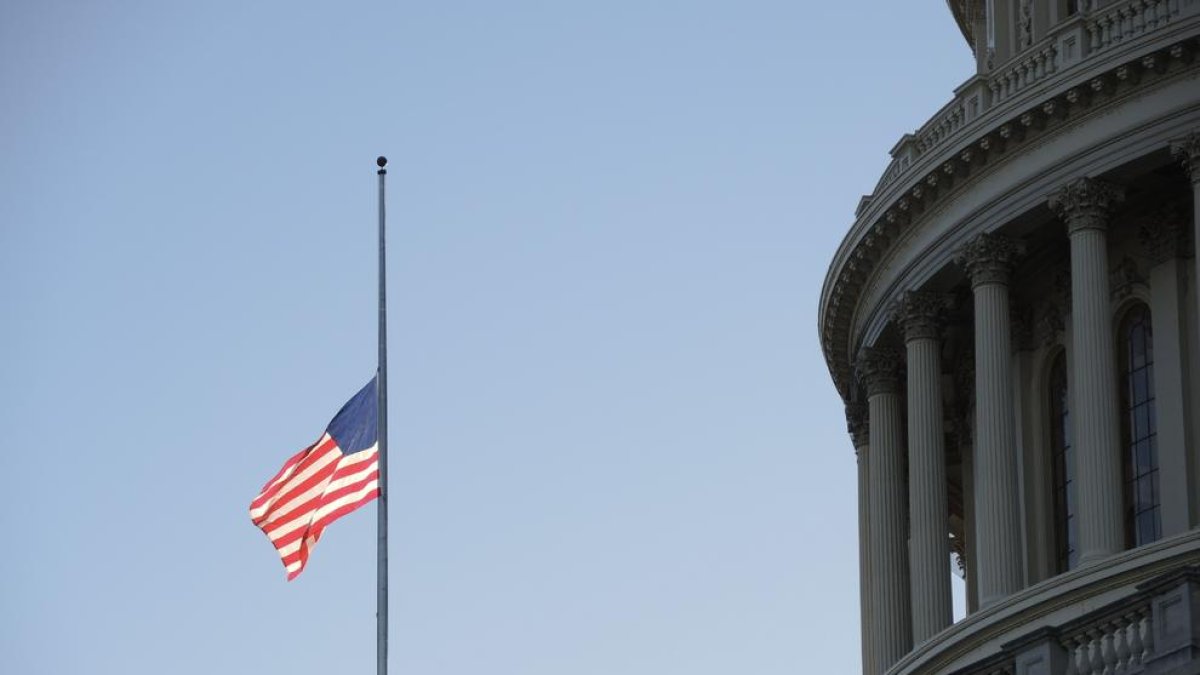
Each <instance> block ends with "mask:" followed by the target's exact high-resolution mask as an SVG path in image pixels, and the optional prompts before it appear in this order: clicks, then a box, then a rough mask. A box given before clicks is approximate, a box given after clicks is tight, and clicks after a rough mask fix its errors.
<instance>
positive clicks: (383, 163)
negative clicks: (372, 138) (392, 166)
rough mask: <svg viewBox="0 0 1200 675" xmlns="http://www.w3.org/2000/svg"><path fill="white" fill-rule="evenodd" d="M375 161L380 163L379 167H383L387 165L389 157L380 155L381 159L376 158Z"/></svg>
mask: <svg viewBox="0 0 1200 675" xmlns="http://www.w3.org/2000/svg"><path fill="white" fill-rule="evenodd" d="M375 163H376V164H378V165H379V168H381V169H382V168H383V167H385V166H387V157H384V156H383V155H380V156H379V159H377V160H375Z"/></svg>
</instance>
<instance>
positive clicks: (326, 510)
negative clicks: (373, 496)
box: [313, 479, 379, 522]
mask: <svg viewBox="0 0 1200 675" xmlns="http://www.w3.org/2000/svg"><path fill="white" fill-rule="evenodd" d="M377 489H379V480H378V479H376V480H373V481H371V482H369V483H367V484H366V485H364V486H363V488H362V489H361V490H359V491H357V492H351V493H350V494H348V495H343V496H341V497H339V498H337V499H335V500H333V501H332V502H329V503H328V504H326V505H324V506H322V507H321V508H319V509H317V513H316V515H315V516H314V517H313V522H318V521H320V520H321V518H323V517H325V516H326V515H328V514H330V513H332V512H334V511H336V510H338V509H339V508H341V507H343V506H345V505H346V504H353V503H354V502H357V501H359V500H361V499H362V498H363V497H365V496H367V495H368V494H370V493H371V492H373V491H375V490H377Z"/></svg>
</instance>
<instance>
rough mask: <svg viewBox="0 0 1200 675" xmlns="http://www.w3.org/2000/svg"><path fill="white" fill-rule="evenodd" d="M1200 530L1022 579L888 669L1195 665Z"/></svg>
mask: <svg viewBox="0 0 1200 675" xmlns="http://www.w3.org/2000/svg"><path fill="white" fill-rule="evenodd" d="M1198 658H1200V531H1195V530H1193V531H1190V532H1187V533H1185V534H1182V535H1179V536H1176V537H1172V538H1169V539H1164V540H1162V541H1159V542H1156V543H1154V544H1151V545H1148V546H1144V547H1141V548H1137V549H1134V550H1131V551H1126V552H1125V553H1123V554H1121V555H1117V556H1114V557H1112V558H1110V559H1108V560H1105V561H1103V562H1101V563H1098V564H1095V565H1092V566H1090V567H1085V568H1083V569H1077V570H1073V571H1071V572H1068V573H1066V574H1061V575H1059V576H1056V577H1053V578H1051V579H1047V580H1046V581H1043V582H1041V583H1039V584H1036V585H1034V586H1031V587H1029V588H1027V589H1025V590H1024V591H1022V592H1020V593H1017V594H1016V595H1013V596H1012V597H1010V598H1008V599H1006V600H1004V601H1002V602H1000V603H997V604H996V605H993V606H991V607H988V608H987V609H984V610H981V611H979V612H976V613H974V614H971V615H970V616H968V617H966V618H965V619H963V620H962V621H959V622H958V623H956V624H954V625H953V626H951V627H950V628H947V629H946V630H944V631H942V632H941V633H939V634H937V635H935V636H934V637H933V638H931V639H930V640H928V641H926V642H924V643H922V644H919V645H917V646H916V648H915V649H913V651H912V652H910V653H909V654H908V655H907V656H906V657H904V658H903V659H901V661H900V662H899V663H897V664H896V665H895V666H893V667H892V668H891V669H890V670H889V671H888V675H933V674H934V673H953V674H954V675H1117V674H1128V675H1134V674H1135V673H1146V674H1147V675H1151V674H1158V673H1197V672H1200V662H1197V661H1196V659H1198Z"/></svg>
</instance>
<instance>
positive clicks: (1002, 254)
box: [959, 234, 1024, 607]
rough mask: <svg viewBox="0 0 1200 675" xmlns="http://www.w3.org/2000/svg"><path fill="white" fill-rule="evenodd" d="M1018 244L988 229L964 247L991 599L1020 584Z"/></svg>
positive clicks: (982, 595) (980, 527)
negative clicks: (1014, 325) (1014, 277)
mask: <svg viewBox="0 0 1200 675" xmlns="http://www.w3.org/2000/svg"><path fill="white" fill-rule="evenodd" d="M1020 253H1021V248H1020V246H1019V244H1018V243H1017V242H1015V241H1013V240H1011V239H1008V238H1006V237H1002V236H999V235H995V234H981V235H979V236H977V237H975V238H974V239H972V240H971V241H969V242H967V244H966V246H964V247H963V250H962V252H961V254H960V258H959V260H960V263H961V264H962V265H963V266H964V267H965V268H966V270H967V273H968V274H969V275H970V277H971V288H972V290H973V292H974V296H975V448H974V451H975V452H974V457H973V459H974V463H975V466H974V469H975V480H974V486H973V487H974V493H975V525H976V528H975V531H976V534H977V545H976V547H975V559H974V560H973V561H972V562H973V563H974V564H975V569H976V570H977V571H978V576H977V580H978V583H979V602H980V606H981V607H987V606H988V605H991V604H994V603H996V602H997V601H999V600H1002V599H1004V598H1006V597H1008V596H1010V595H1012V594H1013V593H1016V592H1017V591H1019V590H1021V587H1022V584H1023V580H1024V570H1023V567H1022V564H1021V561H1022V560H1023V559H1024V556H1023V553H1022V546H1021V505H1020V502H1019V499H1020V482H1019V479H1018V476H1017V441H1016V418H1015V414H1014V411H1013V382H1012V374H1013V368H1012V348H1011V343H1012V336H1011V334H1010V321H1009V301H1008V280H1009V276H1010V275H1011V274H1012V266H1013V263H1014V261H1015V259H1016V257H1017V256H1018V255H1019V254H1020Z"/></svg>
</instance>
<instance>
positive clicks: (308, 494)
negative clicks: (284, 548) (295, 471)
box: [263, 447, 342, 525]
mask: <svg viewBox="0 0 1200 675" xmlns="http://www.w3.org/2000/svg"><path fill="white" fill-rule="evenodd" d="M341 457H342V453H341V452H340V451H339V450H338V449H337V447H334V448H333V449H332V450H330V451H329V453H328V454H326V455H325V456H324V457H322V458H321V459H319V460H317V461H316V462H315V463H314V464H313V465H312V466H311V467H309V469H307V470H305V471H304V473H302V474H300V475H298V476H296V479H295V480H294V481H290V482H289V483H288V484H287V485H285V486H284V487H283V489H282V490H280V491H279V495H284V494H286V493H287V492H288V491H289V490H291V489H292V488H294V487H295V486H297V485H300V484H302V483H304V481H306V480H308V479H309V478H311V477H312V476H313V474H315V473H317V472H318V471H320V470H322V469H324V468H325V467H327V466H329V465H330V464H331V463H333V462H336V461H338V460H339V459H341ZM332 477H333V473H332V472H330V474H329V476H327V477H326V478H325V479H324V480H320V481H318V482H317V484H316V485H313V486H312V487H310V488H309V489H307V490H305V491H304V492H301V493H300V494H298V495H295V496H293V497H291V498H290V499H288V500H287V501H286V502H278V503H273V504H272V513H271V515H270V516H268V517H267V519H266V521H265V522H264V523H263V525H266V524H267V523H273V522H275V521H276V520H279V519H280V518H281V517H283V516H285V515H287V514H288V513H291V512H292V511H294V510H295V509H296V508H297V507H299V506H300V505H301V504H303V503H304V502H306V501H308V500H310V499H312V498H313V497H316V496H317V495H319V494H323V493H324V492H325V486H326V485H328V484H329V479H330V478H332ZM277 497H278V495H277Z"/></svg>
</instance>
